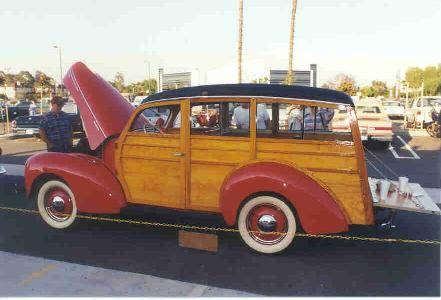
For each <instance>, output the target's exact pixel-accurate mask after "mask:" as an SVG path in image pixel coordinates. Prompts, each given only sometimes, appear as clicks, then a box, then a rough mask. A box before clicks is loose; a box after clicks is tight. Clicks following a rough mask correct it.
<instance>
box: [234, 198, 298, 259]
mask: <svg viewBox="0 0 441 300" xmlns="http://www.w3.org/2000/svg"><path fill="white" fill-rule="evenodd" d="M238 227H239V232H240V235H241V237H242V240H243V241H244V242H245V243H246V244H247V245H248V246H249V247H250V248H252V249H253V250H255V251H257V252H260V253H277V252H280V251H282V250H284V249H285V248H287V247H288V246H289V245H290V244H291V243H292V241H293V240H294V236H295V233H296V228H297V224H296V219H295V216H294V213H293V212H292V210H291V208H290V207H289V206H288V205H287V204H286V203H285V202H283V201H282V200H280V199H278V198H276V197H272V196H258V197H255V198H252V199H250V200H249V201H248V202H247V203H245V205H244V206H243V207H242V209H241V210H240V213H239V218H238Z"/></svg>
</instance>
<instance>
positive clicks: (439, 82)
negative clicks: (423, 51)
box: [423, 64, 441, 95]
mask: <svg viewBox="0 0 441 300" xmlns="http://www.w3.org/2000/svg"><path fill="white" fill-rule="evenodd" d="M423 79H424V93H425V94H426V95H436V94H437V93H440V92H441V64H439V65H438V66H437V67H435V66H427V67H426V68H425V69H424V71H423Z"/></svg>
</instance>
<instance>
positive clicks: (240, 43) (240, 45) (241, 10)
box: [237, 0, 243, 83]
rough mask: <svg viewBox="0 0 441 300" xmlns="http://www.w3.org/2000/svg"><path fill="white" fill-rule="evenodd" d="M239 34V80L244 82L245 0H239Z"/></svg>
mask: <svg viewBox="0 0 441 300" xmlns="http://www.w3.org/2000/svg"><path fill="white" fill-rule="evenodd" d="M238 29H239V34H238V38H237V82H238V83H242V36H243V0H239V28H238Z"/></svg>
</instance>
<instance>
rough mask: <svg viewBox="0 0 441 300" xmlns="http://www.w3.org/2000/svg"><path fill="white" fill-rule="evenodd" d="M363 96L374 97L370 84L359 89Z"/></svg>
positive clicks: (373, 90)
mask: <svg viewBox="0 0 441 300" xmlns="http://www.w3.org/2000/svg"><path fill="white" fill-rule="evenodd" d="M360 92H361V95H362V96H363V97H375V96H376V94H375V89H374V88H373V87H372V86H364V87H362V88H361V89H360Z"/></svg>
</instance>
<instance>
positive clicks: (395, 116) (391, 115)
mask: <svg viewBox="0 0 441 300" xmlns="http://www.w3.org/2000/svg"><path fill="white" fill-rule="evenodd" d="M387 116H388V117H389V118H404V114H400V113H391V114H387Z"/></svg>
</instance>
